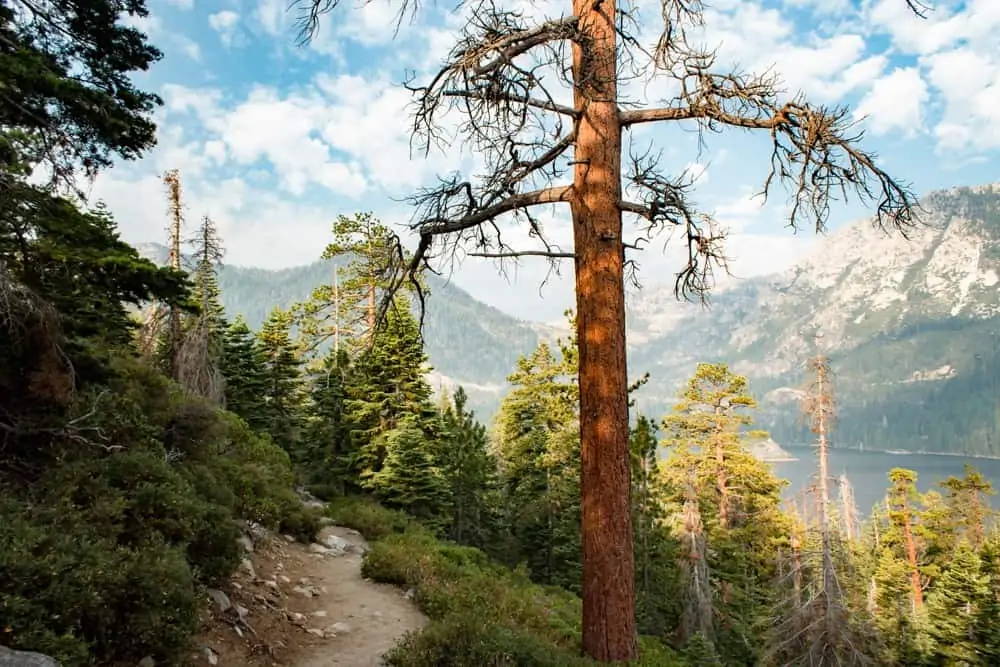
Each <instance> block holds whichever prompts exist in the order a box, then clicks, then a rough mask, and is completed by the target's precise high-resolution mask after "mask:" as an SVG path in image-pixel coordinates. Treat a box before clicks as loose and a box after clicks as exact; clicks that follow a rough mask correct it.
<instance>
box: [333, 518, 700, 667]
mask: <svg viewBox="0 0 1000 667" xmlns="http://www.w3.org/2000/svg"><path fill="white" fill-rule="evenodd" d="M328 512H329V514H330V516H331V517H332V518H333V519H334V520H335V521H337V522H338V523H340V524H342V525H345V526H348V527H350V528H354V529H355V530H357V531H359V532H360V533H361V534H362V535H364V536H365V537H366V538H368V539H369V540H370V541H371V542H372V546H371V551H369V552H368V554H367V555H366V556H365V560H364V563H363V565H362V574H363V575H364V576H365V577H368V578H370V579H373V580H375V581H379V582H383V583H389V584H395V585H397V586H402V587H406V588H412V589H413V591H414V595H415V597H414V599H415V601H416V603H417V605H419V607H420V608H421V610H423V612H424V613H425V614H427V616H428V618H429V619H430V621H431V622H430V624H429V625H428V626H427V627H426V628H424V629H423V630H420V631H417V632H413V633H410V634H408V635H407V636H406V637H404V638H403V640H402V641H401V642H400V643H399V645H398V646H396V648H395V649H393V650H392V651H391V652H390V653H389V654H388V655H387V656H386V664H387V665H390V666H392V667H582V666H587V665H594V664H597V663H595V662H593V661H591V660H590V659H587V658H583V657H580V656H581V650H580V599H579V598H578V597H576V596H575V595H573V594H572V593H569V592H567V591H565V590H563V589H560V588H556V587H546V586H539V585H537V584H534V583H532V582H531V581H530V579H529V578H528V575H527V572H526V570H524V569H521V568H518V569H515V570H511V569H509V568H507V567H504V566H503V565H500V564H498V563H496V562H494V561H492V560H491V559H490V558H489V557H488V556H487V555H486V554H485V553H483V552H482V551H480V550H478V549H474V548H471V547H466V546H460V545H457V544H454V543H449V542H444V541H440V540H438V539H436V538H435V537H434V536H433V534H432V533H431V532H430V531H429V530H428V529H427V528H425V527H423V526H422V525H421V524H420V523H418V522H417V521H416V520H415V519H413V518H411V517H408V516H407V515H405V514H403V513H401V512H397V511H393V510H389V509H385V508H383V507H381V506H379V505H378V504H376V503H375V502H372V501H370V500H367V499H361V498H334V499H331V502H330V505H329V509H328ZM634 664H635V665H637V666H641V667H653V666H656V667H672V666H681V665H684V664H685V663H684V662H683V661H681V660H680V659H679V658H678V657H677V656H676V654H675V653H674V652H673V651H671V650H670V649H669V648H667V647H665V646H664V645H663V644H661V643H660V642H658V641H657V640H655V639H651V638H643V639H642V642H641V659H640V661H639V662H638V663H634Z"/></svg>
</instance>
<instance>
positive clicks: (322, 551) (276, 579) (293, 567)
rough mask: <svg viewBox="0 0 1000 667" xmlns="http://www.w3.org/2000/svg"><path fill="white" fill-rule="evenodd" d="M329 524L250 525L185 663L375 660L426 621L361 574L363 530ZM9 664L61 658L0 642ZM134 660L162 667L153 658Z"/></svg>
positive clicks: (18, 666)
mask: <svg viewBox="0 0 1000 667" xmlns="http://www.w3.org/2000/svg"><path fill="white" fill-rule="evenodd" d="M303 495H304V502H305V503H306V504H307V505H322V503H320V502H319V501H317V500H316V499H315V498H312V497H310V496H308V494H303ZM327 524H328V525H326V527H324V528H323V530H322V532H321V533H320V535H319V536H318V538H317V541H316V542H313V543H312V544H308V545H306V544H301V543H299V542H296V541H295V540H294V539H293V538H291V537H288V536H285V535H275V534H272V533H270V532H268V531H266V530H264V529H262V528H260V527H259V526H254V525H250V526H248V527H247V530H246V532H245V533H244V535H242V536H241V537H240V538H239V540H240V544H241V546H242V547H243V550H244V558H243V561H242V563H241V565H240V569H239V571H238V572H237V573H236V575H235V576H234V577H233V579H232V581H230V582H229V585H228V586H226V587H225V589H224V590H223V589H209V590H208V599H206V601H205V602H206V604H205V609H204V612H203V614H202V618H201V631H200V632H199V634H198V636H197V637H196V638H195V641H194V642H193V644H192V649H193V650H192V653H191V654H190V655H189V656H188V658H187V660H186V662H185V663H184V664H185V667H204V666H205V665H219V666H221V667H263V666H264V665H281V666H283V667H377V666H378V665H380V664H381V657H382V655H383V654H384V653H385V652H386V651H388V650H389V649H391V648H392V647H393V646H394V645H395V644H396V642H397V641H399V639H400V638H401V637H402V636H403V635H405V634H406V633H407V632H410V631H412V630H417V629H419V628H421V627H423V625H424V623H426V620H427V619H426V618H425V617H424V615H423V614H422V613H420V611H419V610H418V609H417V607H416V606H415V605H414V604H413V602H412V601H411V597H412V594H411V593H409V592H403V591H400V590H399V589H397V588H394V587H393V586H387V585H384V584H377V583H375V582H373V581H370V580H368V579H365V578H363V577H362V576H361V559H362V557H363V556H364V554H365V552H366V551H367V550H368V544H367V543H366V542H365V541H364V539H363V538H362V537H361V535H360V533H358V532H357V531H355V530H351V529H349V528H344V527H342V526H335V525H330V523H329V520H327ZM8 665H9V666H10V667H59V663H57V662H56V661H55V660H53V659H52V658H49V657H47V656H43V655H40V654H38V653H29V652H24V651H11V650H9V649H6V648H3V647H0V667H6V666H8ZM122 667H131V666H122ZM138 667H159V666H158V665H157V663H156V662H155V661H154V660H153V658H151V657H150V658H144V659H143V660H141V661H139V663H138Z"/></svg>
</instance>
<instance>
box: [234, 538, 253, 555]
mask: <svg viewBox="0 0 1000 667" xmlns="http://www.w3.org/2000/svg"><path fill="white" fill-rule="evenodd" d="M236 541H237V542H239V545H240V546H241V547H243V551H245V552H247V553H248V554H252V553H253V540H252V539H251V538H250V536H249V535H240V536H239V537H237V538H236Z"/></svg>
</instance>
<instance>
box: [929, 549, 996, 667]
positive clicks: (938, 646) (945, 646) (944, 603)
mask: <svg viewBox="0 0 1000 667" xmlns="http://www.w3.org/2000/svg"><path fill="white" fill-rule="evenodd" d="M987 591H988V582H987V580H986V578H985V577H984V576H983V575H982V573H981V572H980V561H979V555H978V554H977V553H976V552H975V550H974V549H973V548H972V546H971V545H970V544H969V543H968V542H967V541H966V540H964V539H963V540H962V541H960V542H959V543H958V546H957V548H956V549H955V553H954V554H953V556H952V559H951V561H950V563H949V565H948V567H947V568H946V569H945V570H944V572H943V573H942V575H941V577H940V578H939V579H938V581H937V584H936V585H935V587H934V590H933V592H932V593H931V594H930V596H929V597H928V600H927V620H928V628H929V630H930V636H931V638H932V639H933V640H934V653H935V654H936V656H937V657H938V661H939V664H941V665H946V666H948V667H959V666H965V665H968V666H970V667H971V665H976V664H980V663H979V661H978V655H977V654H978V651H977V648H976V634H975V627H976V620H977V615H978V613H979V608H980V605H982V604H983V603H984V602H985V598H986V595H987Z"/></svg>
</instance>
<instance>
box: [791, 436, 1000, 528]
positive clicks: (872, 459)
mask: <svg viewBox="0 0 1000 667" xmlns="http://www.w3.org/2000/svg"><path fill="white" fill-rule="evenodd" d="M783 447H784V449H785V450H786V451H787V452H788V453H789V454H791V455H792V456H794V457H796V458H798V459H799V460H798V461H786V462H776V463H772V464H771V465H773V466H774V471H775V473H776V474H777V475H778V477H781V478H783V479H786V480H788V481H789V482H790V486H789V487H788V488H787V489H786V490H785V497H786V498H791V497H793V496H795V495H796V494H797V493H799V492H801V491H802V490H803V489H805V488H806V487H807V486H808V485H809V484H810V483H812V479H811V476H812V475H813V474H814V473H815V471H816V468H817V464H816V456H815V453H814V451H813V450H812V449H811V448H809V447H789V446H784V445H783ZM966 463H968V464H969V465H971V466H973V467H975V468H976V469H978V470H979V471H980V472H981V473H983V475H984V476H985V477H986V478H987V479H989V480H990V481H991V482H992V483H993V486H994V488H996V489H997V490H998V492H1000V460H996V459H975V458H967V457H964V456H935V455H933V454H886V453H884V452H859V451H857V450H853V449H833V450H831V451H830V475H831V476H833V477H837V476H839V475H840V474H841V473H846V474H847V477H848V479H850V480H851V484H852V485H853V486H854V499H855V504H856V505H857V508H858V513H859V514H860V515H861V516H862V517H867V516H868V515H869V514H871V508H872V507H873V506H874V505H875V504H876V503H878V502H881V501H882V500H883V499H884V498H885V491H886V489H887V488H888V485H889V479H888V476H887V475H888V474H889V471H890V470H891V469H893V468H909V469H910V470H913V471H915V472H916V473H917V475H918V476H919V477H918V480H917V487H918V488H919V490H920V491H921V492H926V491H929V490H930V489H932V488H936V487H937V482H939V481H941V480H944V479H947V478H948V477H949V476H951V475H954V476H956V477H961V476H962V475H963V474H964V470H963V466H964V465H965V464H966ZM834 497H836V496H835V495H834ZM998 498H1000V495H998ZM994 501H995V502H993V506H994V507H1000V500H997V498H994Z"/></svg>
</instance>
